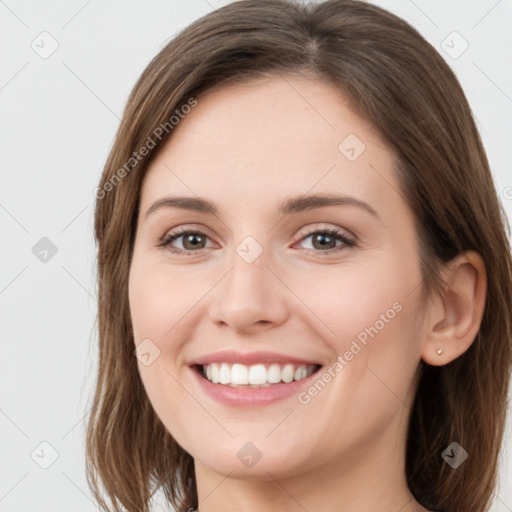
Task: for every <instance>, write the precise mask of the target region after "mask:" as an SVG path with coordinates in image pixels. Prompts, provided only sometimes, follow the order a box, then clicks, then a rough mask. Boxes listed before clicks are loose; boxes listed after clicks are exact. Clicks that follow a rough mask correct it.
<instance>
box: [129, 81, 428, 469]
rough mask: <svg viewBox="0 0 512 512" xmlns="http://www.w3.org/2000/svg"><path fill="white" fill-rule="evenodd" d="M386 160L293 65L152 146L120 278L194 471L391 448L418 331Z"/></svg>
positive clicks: (293, 463) (407, 399) (413, 265)
mask: <svg viewBox="0 0 512 512" xmlns="http://www.w3.org/2000/svg"><path fill="white" fill-rule="evenodd" d="M393 158H394V154H393V153H392V151H391V150H390V149H389V148H387V147H386V146H385V144H384V143H383V142H382V141H381V140H380V139H379V138H378V137H377V135H376V133H375V132H374V131H372V129H371V126H370V125H368V124H367V123H366V122H364V121H363V120H362V119H360V118H359V117H358V116H357V115H355V114H354V113H353V112H352V111H351V110H350V109H349V107H348V106H347V103H346V102H345V101H344V99H343V97H342V96H341V95H340V93H339V92H337V90H336V89H333V88H332V87H331V86H329V85H326V84H325V83H323V82H319V81H312V80H308V79H306V78H297V77H293V76H288V77H286V79H285V78H284V77H283V78H277V77H276V78H268V79H265V80H262V79H260V80H258V81H252V82H250V83H246V84H244V85H231V86H227V87H225V88H222V89H219V90H217V91H214V92H210V93H208V94H206V96H205V97H202V98H199V99H198V104H197V106H196V107H195V108H193V109H191V111H190V113H189V114H187V115H186V116H184V118H183V119H182V120H181V121H180V122H179V124H178V125H177V126H176V127H175V128H174V129H173V133H172V137H171V138H170V139H169V141H168V143H167V144H166V145H165V146H164V148H162V150H161V152H160V153H159V154H158V156H157V158H156V159H155V160H154V161H153V162H152V164H151V166H150V168H149V170H148V173H147V175H146V177H145V179H144V183H143V187H142V196H141V203H140V211H139V217H138V225H137V233H136V241H135V246H134V253H133V260H132V264H131V269H130V279H129V298H130V309H131V315H132V320H133V329H134V338H135V345H136V346H138V345H139V344H141V343H143V344H142V345H141V347H139V349H138V352H137V357H138V368H139V371H140V375H141V378H142V381H143V383H144V386H145V389H146V391H147V394H148V396H149V399H150V401H151V403H152V405H153V407H154V409H155V412H156V414H157V415H158V416H159V417H160V419H161V420H162V422H163V424H164V425H165V427H166V428H167V429H168V431H169V432H170V433H171V434H172V436H173V437H174V438H175V439H176V440H177V442H178V443H179V444H180V445H181V446H182V447H183V448H184V449H185V450H186V451H187V452H189V453H190V454H191V455H192V456H193V457H194V459H195V462H196V470H202V471H213V472H215V473H220V474H228V473H230V474H231V476H233V477H237V476H238V477H242V478H256V479H263V478H269V476H268V475H269V474H271V475H272V476H273V477H275V478H278V477H283V476H286V475H298V474H300V473H301V472H303V471H307V472H311V471H312V470H314V469H315V468H320V467H323V468H326V467H329V465H332V467H336V468H337V469H338V470H341V468H342V467H343V464H350V466H351V467H355V466H354V465H357V463H358V462H361V461H365V460H372V461H375V460H381V462H382V463H383V464H388V465H389V457H394V459H393V460H400V456H401V455H402V454H403V451H402V449H403V445H404V442H405V435H406V427H407V421H408V414H409V406H410V404H411V401H412V399H413V396H414V392H415V382H416V380H415V377H416V370H417V367H418V364H419V361H420V358H421V355H420V351H421V344H422V340H423V339H424V336H425V333H424V332H423V330H422V329H423V327H422V319H423V315H424V310H423V304H422V301H421V290H422V286H421V283H422V280H421V275H420V268H419V255H418V248H417V245H416V241H415V229H414V219H413V215H412V213H411V211H410V210H409V208H408V206H407V205H406V203H405V200H404V198H403V196H402V194H401V192H400V188H399V185H398V182H397V179H396V177H395V175H394V173H393V170H392V165H393ZM178 197H179V198H187V200H185V199H180V200H179V201H176V202H175V203H174V204H171V201H167V203H166V202H165V201H163V200H165V199H166V198H169V199H171V198H178ZM334 198H339V199H336V201H334ZM328 201H330V202H328ZM206 202H208V205H207V206H205V204H206ZM158 204H159V206H158ZM155 205H156V206H155ZM214 210H215V212H214V213H213V211H214ZM183 230H187V231H191V232H192V234H190V233H189V234H185V235H183V234H182V231H183ZM172 237H174V238H172ZM162 241H164V242H165V241H167V242H168V243H167V245H163V242H162ZM313 370H314V373H312V374H310V373H311V371H313ZM203 374H204V375H203ZM208 378H209V379H210V380H213V381H215V382H210V380H208ZM219 379H220V382H218V381H219ZM290 379H294V380H292V381H291V382H289V381H290ZM295 379H297V380H295ZM278 381H279V383H278ZM248 382H252V383H255V384H252V385H249V384H247V383H248ZM244 383H245V384H244ZM262 383H263V385H262ZM368 456H369V457H370V458H368ZM376 467H379V466H378V462H377V466H376Z"/></svg>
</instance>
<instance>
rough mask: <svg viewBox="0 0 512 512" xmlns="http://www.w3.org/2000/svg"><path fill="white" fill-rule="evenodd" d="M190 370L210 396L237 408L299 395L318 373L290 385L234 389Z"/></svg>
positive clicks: (259, 404) (255, 405) (265, 403)
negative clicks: (215, 382)
mask: <svg viewBox="0 0 512 512" xmlns="http://www.w3.org/2000/svg"><path fill="white" fill-rule="evenodd" d="M190 370H191V371H192V372H193V374H194V375H195V378H196V379H197V380H198V381H199V384H200V386H202V388H203V390H204V391H205V392H206V393H207V394H208V395H209V396H211V397H212V398H213V399H214V400H216V401H217V402H221V403H223V404H226V405H231V406H235V407H257V406H261V405H267V404H271V403H273V402H277V401H279V400H284V399H285V398H288V397H290V396H292V395H296V394H298V393H299V391H300V390H301V389H302V388H303V387H305V386H307V385H309V384H310V382H311V381H312V380H313V378H314V377H315V376H316V374H317V373H318V370H317V371H316V372H313V373H312V374H311V375H309V376H308V377H306V378H304V379H301V380H294V381H292V382H290V383H288V384H286V383H284V382H283V383H281V384H271V385H270V386H268V387H264V388H233V387H231V386H226V385H224V384H214V383H213V382H210V381H209V380H208V379H205V378H204V377H202V376H201V375H200V374H199V372H198V371H197V370H195V369H193V368H190Z"/></svg>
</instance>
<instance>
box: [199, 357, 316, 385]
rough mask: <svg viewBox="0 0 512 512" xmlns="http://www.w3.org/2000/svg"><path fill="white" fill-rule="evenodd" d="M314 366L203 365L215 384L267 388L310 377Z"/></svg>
mask: <svg viewBox="0 0 512 512" xmlns="http://www.w3.org/2000/svg"><path fill="white" fill-rule="evenodd" d="M315 367H316V366H315V365H313V364H302V365H294V364H290V363H288V364H285V365H283V366H281V365H279V364H277V363H272V364H270V365H265V364H254V365H252V366H246V365H244V364H239V363H235V364H233V365H231V364H229V363H212V364H207V365H203V375H204V376H205V377H206V378H207V379H208V380H209V381H210V382H213V383H214V384H224V385H230V386H234V387H236V386H249V387H266V386H269V385H271V384H278V383H280V382H285V383H289V382H292V381H294V380H302V379H305V378H306V377H309V376H310V375H311V374H312V373H313V372H314V371H315Z"/></svg>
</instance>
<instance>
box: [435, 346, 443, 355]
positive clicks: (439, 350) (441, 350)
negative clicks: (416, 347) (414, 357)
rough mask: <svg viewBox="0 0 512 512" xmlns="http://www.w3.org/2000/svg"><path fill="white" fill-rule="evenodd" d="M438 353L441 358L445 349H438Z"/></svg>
mask: <svg viewBox="0 0 512 512" xmlns="http://www.w3.org/2000/svg"><path fill="white" fill-rule="evenodd" d="M436 352H437V355H438V356H440V355H441V354H442V353H443V349H442V348H438V349H437V351H436Z"/></svg>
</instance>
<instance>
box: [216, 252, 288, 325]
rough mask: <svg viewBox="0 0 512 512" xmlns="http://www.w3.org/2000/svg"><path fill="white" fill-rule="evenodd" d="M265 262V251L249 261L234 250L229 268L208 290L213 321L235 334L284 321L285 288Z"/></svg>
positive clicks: (286, 311)
mask: <svg viewBox="0 0 512 512" xmlns="http://www.w3.org/2000/svg"><path fill="white" fill-rule="evenodd" d="M267 265H268V261H267V258H266V252H265V250H264V251H263V252H262V253H261V254H260V255H259V257H258V258H257V259H256V260H255V261H253V262H251V263H248V262H247V261H245V260H244V259H243V258H242V257H240V256H239V255H238V254H237V253H236V252H235V253H234V255H233V258H232V266H231V269H230V270H229V271H228V272H227V274H226V275H225V276H224V278H223V279H222V280H221V282H220V283H219V284H218V285H217V286H216V287H215V289H214V290H213V291H212V293H214V297H215V298H214V300H213V302H212V303H211V305H210V318H211V320H212V321H213V322H215V323H217V324H222V325H228V326H230V327H231V328H232V329H233V330H235V331H236V332H237V333H252V332H258V331H260V330H267V329H271V328H273V327H275V326H277V325H280V324H282V323H283V322H285V321H286V318H287V316H288V307H287V297H288V295H287V293H286V292H287V290H286V288H285V286H284V285H283V283H282V282H281V280H280V279H278V278H277V277H276V275H275V274H276V270H275V269H272V270H270V269H269V267H268V266H267Z"/></svg>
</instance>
